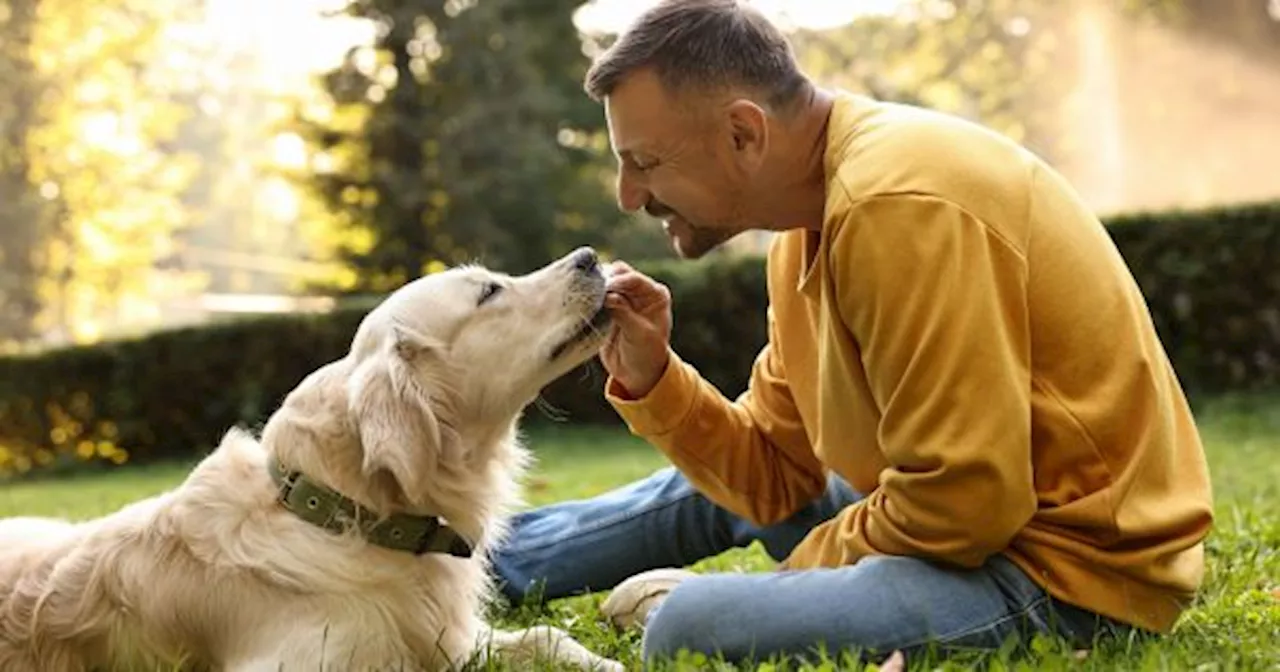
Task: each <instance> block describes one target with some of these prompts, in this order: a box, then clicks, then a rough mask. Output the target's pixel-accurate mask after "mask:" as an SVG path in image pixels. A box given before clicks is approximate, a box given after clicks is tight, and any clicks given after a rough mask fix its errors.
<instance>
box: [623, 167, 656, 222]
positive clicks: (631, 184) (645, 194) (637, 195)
mask: <svg viewBox="0 0 1280 672" xmlns="http://www.w3.org/2000/svg"><path fill="white" fill-rule="evenodd" d="M648 202H649V191H648V190H647V189H645V188H644V187H642V186H640V185H639V184H636V181H635V179H633V178H631V177H630V176H628V175H627V170H626V169H625V168H623V169H622V170H619V171H618V207H619V208H621V209H622V211H623V212H635V211H636V210H639V209H640V208H642V207H644V204H645V203H648Z"/></svg>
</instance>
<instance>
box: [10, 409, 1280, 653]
mask: <svg viewBox="0 0 1280 672" xmlns="http://www.w3.org/2000/svg"><path fill="white" fill-rule="evenodd" d="M1200 426H1201V431H1202V433H1203V436H1204V439H1205V443H1206V447H1207V451H1208V456H1209V461H1210V467H1211V470H1212V475H1213V480H1214V487H1215V497H1216V507H1217V526H1216V528H1215V530H1214V533H1213V535H1212V536H1211V537H1210V540H1209V543H1208V555H1209V567H1208V569H1209V571H1208V578H1207V583H1206V587H1205V590H1204V591H1203V594H1202V596H1201V598H1200V600H1199V601H1198V603H1197V604H1196V606H1195V607H1194V608H1193V609H1192V610H1191V611H1190V612H1189V613H1188V614H1187V615H1186V617H1185V618H1184V619H1183V620H1182V622H1181V623H1180V624H1179V625H1178V627H1177V629H1176V630H1175V632H1174V633H1173V634H1172V635H1171V636H1169V637H1167V638H1162V639H1159V640H1156V641H1154V642H1122V643H1114V644H1109V645H1106V646H1103V647H1101V648H1099V649H1096V650H1094V651H1093V652H1091V653H1090V654H1089V655H1088V656H1087V657H1084V658H1078V657H1077V656H1076V655H1075V654H1074V652H1072V651H1070V650H1067V649H1065V648H1063V647H1062V646H1060V645H1059V644H1057V643H1055V642H1052V641H1048V640H1043V641H1037V642H1034V643H1033V646H1032V647H1031V649H1030V650H1029V651H1020V652H1015V651H1011V650H1005V651H997V652H992V653H989V654H980V655H975V656H974V657H970V658H966V659H953V660H951V661H940V660H925V661H919V660H917V661H912V662H911V663H910V668H911V669H969V668H981V669H995V670H1003V669H1027V670H1030V669H1036V670H1039V669H1049V670H1056V669H1068V668H1069V669H1085V670H1263V669H1273V670H1274V669H1280V598H1278V597H1277V596H1276V595H1274V594H1273V591H1275V590H1276V589H1277V588H1280V399H1264V400H1258V399H1253V400H1226V401H1220V402H1217V403H1214V404H1212V405H1210V406H1209V407H1207V408H1205V409H1204V410H1202V411H1201V413H1200ZM529 440H530V446H531V447H532V448H533V449H534V450H535V452H536V453H537V455H538V460H539V461H538V466H537V468H536V469H535V472H534V474H533V475H532V478H531V480H530V482H529V487H528V491H527V497H528V499H529V500H530V502H531V504H533V505H538V504H544V503H548V502H553V501H558V500H563V499H570V498H579V497H589V496H592V495H595V494H598V493H601V492H603V491H605V490H608V489H610V488H613V487H616V486H618V485H621V484H624V483H626V482H628V481H631V480H634V479H636V478H640V477H643V476H645V475H646V474H648V473H650V472H651V471H652V470H653V469H655V468H658V467H661V466H664V465H665V464H666V462H665V461H664V459H663V458H662V457H661V456H659V455H658V454H657V453H655V452H654V451H653V450H652V449H650V448H649V447H647V446H646V445H645V444H644V443H642V442H640V441H639V440H636V439H634V438H632V437H629V436H626V435H625V434H622V433H620V432H618V431H614V430H607V429H604V430H602V429H583V428H574V427H570V426H559V427H554V428H549V429H545V428H544V429H538V430H536V431H533V432H531V433H530V436H529ZM184 473H185V465H169V466H154V467H134V468H128V469H122V470H119V471H117V472H114V473H111V474H95V475H89V476H83V477H73V478H68V479H61V480H54V481H48V482H43V483H20V484H13V485H9V486H6V487H4V488H3V489H0V516H8V515H52V516H65V517H69V518H86V517H91V516H96V515H100V514H104V513H107V512H109V511H112V510H114V509H116V508H118V507H119V506H121V505H123V504H125V503H127V502H129V501H132V500H134V499H137V498H139V497H144V496H147V495H151V494H154V493H157V492H160V491H162V490H164V489H167V488H169V487H172V486H173V485H175V484H176V483H177V482H178V481H179V480H180V479H181V478H182V476H183V474H184ZM771 564H772V563H771V561H770V560H769V559H768V558H767V557H766V556H765V555H764V553H763V552H762V551H760V550H759V549H758V548H750V549H741V550H735V551H731V552H728V553H725V554H724V555H721V556H719V557H716V558H712V559H709V560H707V561H704V562H702V563H699V564H698V565H697V566H696V567H695V569H698V570H702V571H767V570H768V569H769V567H770V566H771ZM602 599H603V596H602V595H590V596H583V597H578V598H572V599H566V600H558V601H554V602H552V603H550V604H547V605H542V606H520V607H519V608H517V609H513V610H510V611H506V612H503V613H500V614H497V615H496V616H495V618H496V619H497V621H498V623H499V624H500V625H506V626H523V625H530V624H535V623H551V624H555V625H558V626H560V627H564V628H566V629H567V630H569V631H570V632H571V633H573V634H574V635H575V636H576V637H578V638H579V639H580V640H581V641H582V642H583V643H584V644H585V645H586V646H588V647H589V648H591V649H593V650H595V651H597V652H600V653H602V654H604V655H608V656H611V657H614V658H616V659H619V660H621V661H623V662H624V663H626V664H627V665H628V666H629V667H630V668H632V669H638V667H639V660H638V652H639V638H638V636H637V635H636V634H634V633H617V632H614V631H613V630H612V629H610V628H609V627H607V626H606V625H604V624H603V623H602V622H601V620H600V617H599V609H598V606H599V603H600V601H601V600H602ZM780 617H782V616H780ZM838 663H839V661H825V662H822V661H819V662H818V663H811V664H807V665H799V664H796V665H791V666H789V667H788V666H786V665H783V664H777V665H774V666H772V667H770V666H767V665H766V666H762V667H760V668H758V669H771V670H773V669H776V670H781V669H796V670H803V669H808V670H819V669H821V670H835V669H862V668H861V667H858V666H854V665H840V664H838ZM676 667H679V668H680V669H693V668H698V669H732V668H729V667H727V666H723V665H718V664H715V663H714V661H705V660H697V659H689V660H685V661H683V664H680V665H677V666H676Z"/></svg>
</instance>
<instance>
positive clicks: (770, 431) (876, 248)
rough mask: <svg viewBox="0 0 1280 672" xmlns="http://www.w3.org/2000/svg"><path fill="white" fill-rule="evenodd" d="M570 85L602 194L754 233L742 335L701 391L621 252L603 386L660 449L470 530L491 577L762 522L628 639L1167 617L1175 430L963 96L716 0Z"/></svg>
mask: <svg viewBox="0 0 1280 672" xmlns="http://www.w3.org/2000/svg"><path fill="white" fill-rule="evenodd" d="M586 89H587V91H588V93H589V94H590V95H591V96H593V97H594V98H595V99H597V100H599V101H602V102H603V104H604V106H605V111H606V114H607V116H608V120H609V129H610V139H611V142H612V145H613V149H614V151H615V153H616V154H617V157H618V160H619V171H620V172H619V177H618V185H617V189H618V198H619V201H620V204H621V206H622V207H623V208H625V209H627V210H636V209H638V208H644V209H645V210H646V211H647V212H648V213H650V214H651V215H653V216H655V217H659V218H662V219H663V220H665V226H666V231H667V233H668V234H669V236H670V238H671V240H672V241H673V243H674V246H675V249H676V250H677V251H678V252H679V254H680V255H681V256H683V257H686V258H690V259H693V258H698V257H700V256H702V255H704V254H705V253H707V252H708V251H710V250H712V249H713V248H715V247H716V246H717V245H719V244H720V243H722V242H724V241H726V240H727V239H729V238H731V237H732V236H735V235H737V234H738V233H741V232H743V231H747V230H750V229H760V230H769V231H776V232H778V235H777V236H776V238H775V242H774V243H773V245H772V247H771V249H770V251H769V256H768V288H769V299H770V307H769V314H768V318H769V342H768V344H767V346H766V347H765V348H764V349H763V351H762V352H761V353H760V354H759V357H758V359H757V361H756V364H755V366H754V369H753V371H752V375H751V379H750V387H749V389H748V391H747V392H746V393H745V394H743V395H742V396H740V397H738V398H737V399H736V400H732V401H731V400H729V399H726V398H725V397H724V396H723V395H722V394H721V393H720V392H718V391H717V390H716V389H715V388H714V387H712V386H711V385H710V384H708V383H707V382H706V381H705V380H703V379H702V378H701V377H700V376H699V374H698V373H697V371H696V370H695V369H694V368H693V367H692V366H691V365H690V364H688V363H686V362H685V361H683V360H681V359H680V357H679V355H678V353H675V352H673V351H672V350H671V348H670V346H669V343H668V337H669V335H670V331H671V323H672V316H671V309H670V296H669V294H668V292H667V290H666V288H664V287H662V286H661V285H659V284H658V283H656V282H655V281H653V280H652V279H650V278H647V277H645V276H643V275H642V274H640V273H638V272H636V271H635V270H633V269H631V268H629V267H627V266H625V265H619V266H618V267H617V268H616V271H617V273H616V275H615V276H614V277H613V278H612V280H611V287H612V292H611V294H610V297H609V304H608V305H609V306H610V308H611V309H612V310H613V313H614V316H615V318H616V326H615V328H614V329H615V330H614V334H613V338H612V340H611V341H610V342H609V343H608V345H606V347H605V348H604V349H603V351H602V353H601V358H602V361H603V363H604V366H605V367H606V369H607V371H608V373H609V374H610V377H609V379H608V382H607V388H606V394H607V395H608V398H609V400H610V402H611V403H612V404H613V405H614V407H615V408H616V409H617V411H618V412H619V413H620V414H621V416H622V417H623V418H624V419H625V421H626V422H627V424H628V425H629V427H630V428H631V430H632V431H633V432H634V433H635V434H637V435H639V436H642V437H644V438H645V439H647V440H648V441H649V442H651V443H652V444H653V445H654V446H656V447H658V448H659V449H661V450H662V452H663V453H664V454H665V455H666V456H667V457H668V458H669V459H670V460H671V462H672V463H673V464H674V466H675V468H674V469H668V470H664V471H661V472H659V473H657V474H655V475H654V476H652V477H651V478H649V479H647V480H644V481H641V482H639V483H635V484H632V485H630V486H628V487H625V488H622V489H620V490H617V491H614V492H610V493H608V494H605V495H602V496H600V497H597V498H595V499H591V500H587V501H577V502H566V503H563V504H557V505H553V506H549V507H546V508H543V509H540V510H536V511H532V512H529V513H527V514H524V515H522V516H520V517H519V518H517V520H516V522H515V527H514V531H513V534H512V537H511V539H510V542H509V543H508V544H507V545H506V546H505V547H504V548H503V549H502V550H501V551H500V552H499V553H498V554H497V557H496V558H495V562H496V568H497V571H498V573H499V574H500V576H501V578H502V580H503V583H504V585H505V590H506V592H507V594H508V596H510V597H511V598H513V599H517V600H519V599H523V598H524V597H525V595H526V593H527V592H528V591H530V590H533V589H536V588H538V587H541V588H540V589H541V590H543V591H544V593H543V594H544V597H559V596H563V595H569V594H572V593H575V592H578V591H583V590H600V589H608V588H611V587H614V586H616V585H618V583H619V582H620V581H623V580H624V579H626V578H627V577H631V576H633V575H635V574H637V573H640V572H644V571H645V570H649V569H653V568H660V567H682V566H686V565H689V564H692V563H694V562H696V561H698V560H700V559H702V558H705V557H708V556H711V555H714V554H717V553H720V552H722V551H724V550H727V549H729V548H731V547H736V546H744V545H747V544H749V543H751V542H753V541H757V540H759V541H761V542H762V543H763V545H764V547H765V548H766V549H767V550H768V552H769V553H770V555H772V556H773V557H774V558H775V559H777V560H779V561H781V562H782V567H781V569H782V570H783V571H779V572H771V573H761V574H718V575H717V574H712V575H699V576H691V577H690V578H687V579H685V580H683V581H678V582H676V583H675V587H674V590H671V591H670V593H669V594H667V595H666V596H665V599H664V600H655V601H654V603H657V604H659V606H657V608H656V609H654V610H652V611H649V612H648V613H647V617H646V618H642V621H643V622H644V624H645V638H644V655H645V656H646V658H653V657H655V656H669V655H673V654H675V653H676V652H678V651H679V650H681V649H688V650H693V651H702V652H705V653H707V654H710V655H723V656H725V657H726V658H728V659H730V660H744V659H747V658H749V657H755V658H756V659H763V658H767V657H769V656H773V655H775V654H797V655H803V654H806V653H809V652H812V651H815V650H817V648H818V647H825V648H826V649H827V650H828V651H836V650H842V649H848V648H851V647H855V648H860V649H867V650H878V651H883V652H888V651H892V650H894V649H901V650H907V651H912V650H915V649H917V648H920V647H926V646H940V647H948V646H953V647H954V646H966V647H971V646H999V645H1000V644H1002V643H1003V642H1004V641H1005V640H1006V639H1007V638H1009V637H1015V638H1019V639H1023V640H1025V639H1027V638H1029V637H1030V636H1031V635H1032V634H1034V633H1036V632H1049V633H1054V634H1057V635H1061V636H1063V637H1066V638H1068V639H1070V640H1072V641H1074V642H1076V643H1077V644H1080V645H1088V644H1089V643H1090V642H1091V641H1092V640H1093V639H1094V638H1095V637H1097V636H1100V635H1103V634H1107V633H1115V632H1128V631H1135V630H1136V631H1140V632H1157V633H1158V632H1165V631H1167V630H1168V629H1169V628H1170V627H1171V626H1172V625H1173V624H1174V622H1175V620H1176V619H1177V618H1178V617H1179V615H1180V613H1181V612H1182V611H1183V610H1184V609H1185V608H1186V607H1187V605H1188V603H1189V602H1190V600H1191V599H1192V597H1193V594H1194V593H1195V591H1196V590H1197V588H1198V587H1199V585H1200V583H1201V580H1202V573H1203V562H1204V560H1203V546H1202V540H1203V539H1204V537H1205V536H1206V534H1207V533H1208V531H1209V529H1210V526H1211V499H1210V487H1209V480H1208V476H1207V470H1206V466H1205V461H1204V456H1203V454H1202V448H1201V444H1200V441H1199V438H1198V436H1197V431H1196V427H1195V425H1194V422H1193V418H1192V415H1191V413H1190V411H1189V409H1188V407H1187V404H1186V403H1185V401H1184V398H1183V394H1182V392H1181V390H1180V387H1179V384H1178V381H1177V380H1176V378H1175V375H1174V372H1173V370H1172V369H1171V367H1170V364H1169V362H1168V361H1167V359H1166V356H1165V354H1164V351H1163V349H1162V346H1161V344H1160V342H1159V340H1158V339H1157V335H1156V333H1155V331H1154V329H1153V327H1152V323H1151V321H1150V318H1149V315H1148V312H1147V308H1146V306H1145V304H1144V302H1143V298H1142V296H1141V295H1140V293H1139V290H1138V288H1137V286H1136V285H1135V283H1134V281H1133V280H1132V278H1131V276H1130V274H1129V273H1128V271H1127V269H1126V267H1125V264H1124V262H1123V260H1122V259H1121V257H1120V256H1119V255H1118V254H1117V251H1116V249H1115V248H1114V247H1113V245H1112V244H1111V241H1110V239H1109V238H1108V236H1107V233H1106V232H1105V230H1104V229H1103V228H1102V226H1101V225H1100V223H1099V221H1098V220H1097V219H1096V218H1095V216H1094V215H1093V214H1091V213H1090V212H1089V210H1088V209H1087V208H1086V207H1085V206H1084V205H1083V204H1082V203H1081V202H1080V200H1079V199H1078V198H1077V197H1076V196H1075V195H1074V194H1073V192H1072V191H1071V189H1070V188H1069V186H1068V185H1067V184H1065V183H1064V181H1063V179H1062V178H1061V177H1059V175H1057V174H1056V173H1055V172H1054V171H1053V170H1051V169H1050V168H1049V167H1048V166H1046V165H1045V164H1043V163H1042V162H1040V161H1039V160H1037V158H1036V157H1034V156H1032V155H1031V154H1030V153H1028V152H1027V151H1025V150H1023V149H1021V148H1019V147H1017V146H1016V145H1014V144H1013V143H1011V142H1009V141H1007V140H1005V139H1004V138H1002V137H999V136H997V135H995V134H994V133H991V132H988V131H986V130H984V129H982V128H979V127H977V126H975V125H972V124H969V123H967V122H964V121H961V120H958V119H954V118H951V117H947V116H943V115H941V114H937V113H931V112H927V111H924V110H918V109H913V108H908V107H904V106H897V105H891V104H885V103H881V102H877V101H873V100H870V99H867V98H865V97H861V96H856V95H851V94H847V93H843V92H831V91H825V90H822V89H820V88H818V87H816V86H815V85H814V84H813V83H811V82H810V81H809V80H808V79H807V78H806V77H805V76H804V75H803V74H802V73H801V72H800V71H799V70H798V68H797V65H796V63H795V61H794V58H793V54H792V52H791V50H790V48H789V46H788V44H787V42H786V40H785V39H784V37H783V36H782V35H781V34H780V32H779V31H778V30H777V28H775V27H774V26H772V25H770V24H769V22H768V21H767V20H766V19H764V18H763V17H762V16H761V15H759V14H758V13H756V12H755V11H753V10H751V9H749V8H747V7H744V6H742V5H741V4H740V3H738V2H733V1H730V0H670V1H667V2H664V3H662V4H660V5H658V6H657V7H655V8H654V9H652V10H651V11H649V12H647V13H645V14H644V15H643V16H641V17H640V18H639V19H638V20H637V22H636V23H635V24H634V25H633V26H632V27H631V28H630V29H629V30H628V31H627V32H626V33H624V34H623V35H622V36H621V37H620V38H619V39H618V41H617V42H616V43H615V44H614V45H613V46H612V47H611V48H610V49H609V50H608V51H607V52H606V53H604V54H603V55H602V56H601V57H599V59H598V60H597V61H596V62H595V63H594V65H593V67H592V69H591V71H590V73H589V74H588V76H587V81H586ZM660 578H661V577H659V579H660ZM662 585H665V584H663V582H662V581H661V580H658V579H654V580H649V579H648V578H646V577H644V576H642V577H640V578H637V579H634V580H633V581H631V582H629V583H627V584H626V585H625V586H624V587H623V588H619V590H623V589H624V588H625V589H626V590H628V591H629V594H630V595H632V596H635V595H636V594H639V593H642V592H643V591H644V590H645V589H646V588H649V587H654V586H658V587H661V586H662ZM642 616H643V615H642Z"/></svg>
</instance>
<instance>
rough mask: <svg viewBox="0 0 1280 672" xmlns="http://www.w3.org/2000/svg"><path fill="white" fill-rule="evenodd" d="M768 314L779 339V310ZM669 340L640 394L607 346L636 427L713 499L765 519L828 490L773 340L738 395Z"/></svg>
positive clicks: (611, 396) (615, 391)
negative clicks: (730, 395) (730, 394)
mask: <svg viewBox="0 0 1280 672" xmlns="http://www.w3.org/2000/svg"><path fill="white" fill-rule="evenodd" d="M647 282H650V283H651V282H653V281H652V280H648V281H647ZM635 291H637V292H639V291H643V288H641V289H637V290H635ZM622 310H626V308H625V307H623V308H622ZM768 320H769V340H770V342H772V341H773V340H774V323H773V312H772V310H770V311H769V315H768ZM618 321H619V327H618V328H619V329H628V328H633V325H631V324H629V321H628V317H627V316H625V315H624V316H619V320H618ZM632 330H633V332H634V333H643V332H644V330H643V329H637V328H633V329H632ZM662 345H663V351H664V352H665V359H664V360H663V361H662V363H661V367H660V369H659V370H660V371H661V374H660V377H658V378H657V381H656V384H653V385H652V387H650V388H649V389H645V390H643V391H642V392H641V393H640V394H636V395H633V394H631V393H630V392H628V390H627V388H626V386H624V385H623V384H621V383H620V382H619V378H618V377H616V376H615V375H613V373H612V371H621V370H623V369H625V368H626V367H625V366H624V365H621V364H619V359H620V358H619V357H617V356H610V353H608V352H606V353H604V360H605V362H606V367H609V366H610V364H612V365H613V369H612V371H611V375H610V377H609V380H608V382H607V383H606V388H605V391H606V396H607V398H608V400H609V402H610V403H611V404H613V407H614V408H615V409H616V410H617V411H618V413H619V415H621V416H622V418H623V420H625V421H626V423H627V425H628V427H629V428H630V429H631V431H632V432H633V433H634V434H636V435H637V436H640V437H642V438H644V439H646V440H647V441H648V442H649V443H651V444H653V445H654V446H656V447H657V448H659V449H660V450H662V451H663V453H665V454H666V455H667V457H668V459H670V460H671V461H672V463H673V464H674V465H675V466H676V467H677V468H678V469H680V471H681V472H682V473H683V474H684V475H685V476H686V477H687V478H688V479H689V481H690V482H691V483H692V484H693V485H694V487H696V488H698V490H699V491H701V492H702V493H703V494H705V495H706V496H707V497H708V498H709V499H711V500H712V501H714V502H716V503H717V504H719V505H720V506H723V507H724V508H726V509H728V510H730V511H733V512H734V513H736V514H738V515H740V516H743V517H745V518H747V519H749V520H751V521H753V522H755V523H757V524H768V523H772V522H777V521H780V520H783V519H785V518H786V517H788V516H790V515H791V514H792V513H794V512H795V511H797V510H799V509H800V508H801V507H803V506H804V505H805V504H807V503H808V502H810V501H811V500H812V499H813V498H815V497H817V496H818V495H819V494H821V493H822V491H823V489H824V488H825V487H826V473H825V470H824V469H823V467H822V464H821V463H820V462H819V461H818V459H817V458H816V457H815V456H814V454H813V450H812V447H811V446H810V444H809V437H808V435H807V433H806V432H805V429H804V426H803V424H802V423H801V420H800V416H799V412H798V411H797V410H796V407H795V403H794V402H793V401H792V398H791V392H790V389H789V388H788V386H787V379H786V372H785V371H784V370H783V368H782V363H781V361H780V359H779V358H778V357H777V356H776V354H775V353H774V351H773V349H772V347H771V346H770V345H768V344H766V345H765V347H764V348H763V349H762V350H761V352H760V354H759V355H758V356H757V358H756V361H755V364H754V365H753V367H752V372H751V378H750V381H749V383H748V389H747V391H746V392H744V393H743V394H742V395H741V396H740V397H738V399H737V400H735V401H730V400H728V399H726V398H725V397H724V395H723V394H721V393H720V391H719V390H717V389H716V388H715V386H713V385H711V384H710V383H708V382H707V381H706V380H705V379H703V377H702V376H701V375H700V374H699V373H698V372H697V370H696V369H694V367H693V366H691V365H690V364H688V363H687V362H685V361H683V360H682V359H680V357H679V356H678V355H677V354H676V353H675V352H674V351H673V350H672V349H671V347H670V345H669V344H668V343H667V342H666V337H665V336H664V338H663V344H662ZM639 378H640V379H641V380H643V379H644V377H643V376H641V377H639Z"/></svg>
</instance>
